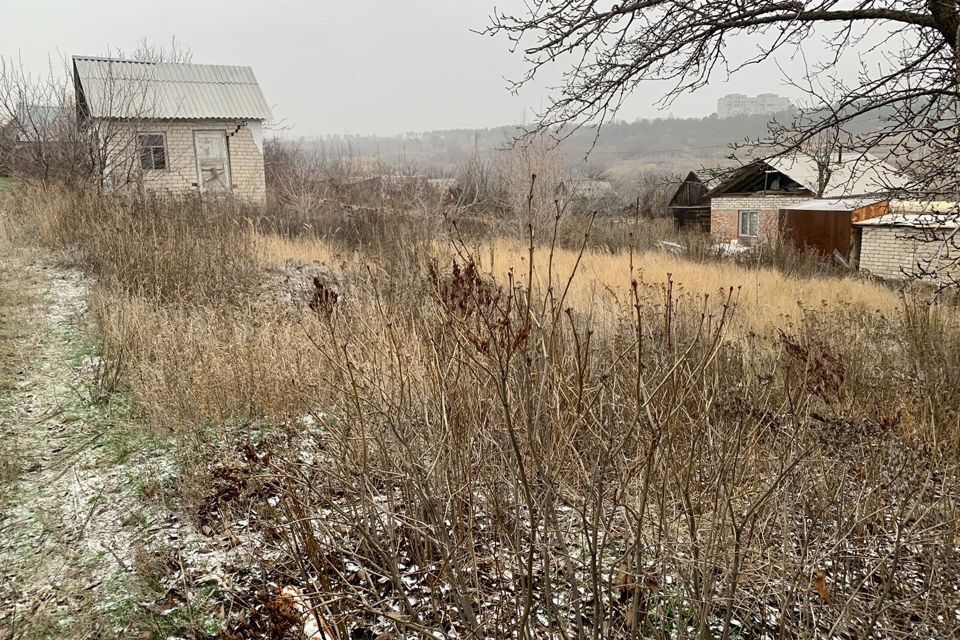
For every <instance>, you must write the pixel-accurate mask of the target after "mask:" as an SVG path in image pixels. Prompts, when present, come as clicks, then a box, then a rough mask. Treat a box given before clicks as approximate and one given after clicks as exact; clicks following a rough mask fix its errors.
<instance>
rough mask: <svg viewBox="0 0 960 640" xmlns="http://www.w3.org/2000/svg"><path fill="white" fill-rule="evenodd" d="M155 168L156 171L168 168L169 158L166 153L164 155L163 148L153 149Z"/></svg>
mask: <svg viewBox="0 0 960 640" xmlns="http://www.w3.org/2000/svg"><path fill="white" fill-rule="evenodd" d="M153 168H154V169H166V168H167V156H166V153H164V150H163V147H154V148H153Z"/></svg>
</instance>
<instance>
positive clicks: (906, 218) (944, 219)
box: [853, 213, 960, 229]
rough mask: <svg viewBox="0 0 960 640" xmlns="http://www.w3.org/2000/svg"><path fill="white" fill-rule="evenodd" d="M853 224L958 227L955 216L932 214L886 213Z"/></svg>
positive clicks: (930, 227) (867, 225) (864, 225)
mask: <svg viewBox="0 0 960 640" xmlns="http://www.w3.org/2000/svg"><path fill="white" fill-rule="evenodd" d="M853 224H854V225H855V226H858V227H909V228H911V229H956V228H957V226H960V222H958V220H957V217H956V216H955V215H951V214H946V215H944V214H933V213H888V214H885V215H882V216H879V217H876V218H870V219H869V220H864V221H862V222H854V223H853Z"/></svg>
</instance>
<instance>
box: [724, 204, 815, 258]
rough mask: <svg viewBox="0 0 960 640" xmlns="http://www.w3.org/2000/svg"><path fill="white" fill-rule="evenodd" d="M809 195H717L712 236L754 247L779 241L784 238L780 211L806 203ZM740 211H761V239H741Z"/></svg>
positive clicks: (759, 221) (758, 230) (758, 236)
mask: <svg viewBox="0 0 960 640" xmlns="http://www.w3.org/2000/svg"><path fill="white" fill-rule="evenodd" d="M809 199H810V196H809V195H804V196H785V195H781V194H759V193H758V194H752V195H730V196H716V197H714V198H711V200H710V233H711V234H712V235H713V237H714V240H716V241H717V242H724V243H726V242H732V241H734V240H736V241H737V242H739V243H740V244H747V245H753V244H757V243H760V242H776V241H777V240H778V239H779V237H780V210H781V209H788V208H790V206H792V205H795V204H798V203H800V202H805V201H807V200H809ZM740 211H757V212H759V216H758V220H757V234H758V235H757V237H756V238H740V237H739V221H740Z"/></svg>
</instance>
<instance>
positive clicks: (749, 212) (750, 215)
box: [737, 209, 760, 238]
mask: <svg viewBox="0 0 960 640" xmlns="http://www.w3.org/2000/svg"><path fill="white" fill-rule="evenodd" d="M744 216H747V229H746V230H744V225H743V218H744ZM751 222H753V224H752V225H751V224H750V223H751ZM751 226H752V227H753V233H750V227H751ZM737 236H739V237H741V238H758V237H759V236H760V211H758V210H757V209H739V210H738V211H737Z"/></svg>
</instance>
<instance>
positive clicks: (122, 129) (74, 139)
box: [0, 39, 192, 186]
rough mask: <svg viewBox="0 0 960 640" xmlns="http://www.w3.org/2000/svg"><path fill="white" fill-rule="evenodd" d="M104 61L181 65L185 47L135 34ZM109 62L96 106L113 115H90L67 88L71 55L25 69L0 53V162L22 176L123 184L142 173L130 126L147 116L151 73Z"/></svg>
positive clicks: (185, 59) (185, 58)
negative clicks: (37, 69)
mask: <svg viewBox="0 0 960 640" xmlns="http://www.w3.org/2000/svg"><path fill="white" fill-rule="evenodd" d="M105 59H106V60H135V61H141V62H176V63H185V62H189V61H190V60H191V59H192V53H191V52H190V50H189V48H187V47H184V46H183V45H182V44H181V43H179V42H178V41H177V40H176V39H173V40H172V41H171V43H170V45H169V47H164V46H157V45H153V44H150V43H149V42H148V41H147V40H146V39H144V40H141V42H140V43H139V44H138V46H137V48H136V49H135V50H134V51H133V52H132V53H130V54H129V55H128V54H124V53H123V52H122V51H119V50H117V51H112V52H108V53H107V55H106V56H105ZM122 64H123V63H121V62H117V63H116V64H113V63H112V62H111V63H110V64H108V65H107V71H106V72H105V75H104V77H103V78H99V79H98V80H100V81H101V85H102V86H101V89H100V90H98V93H97V100H98V101H99V106H100V107H101V110H102V111H104V112H106V113H111V114H116V117H111V118H98V117H92V115H91V114H90V113H88V112H87V111H86V106H87V105H85V104H84V102H83V101H80V100H78V98H77V95H76V92H75V89H76V87H75V86H73V85H74V83H75V82H76V79H75V78H74V77H73V73H74V70H73V68H72V67H73V65H72V64H71V61H70V60H61V61H59V63H56V62H54V61H50V62H49V64H48V67H47V69H45V70H44V72H43V73H39V74H37V73H31V72H30V71H28V70H27V69H26V67H25V65H24V64H23V62H22V61H20V60H16V59H12V58H0V125H2V129H3V135H0V164H2V165H3V166H4V168H5V170H6V171H8V172H11V173H15V174H18V175H20V176H22V177H25V178H31V179H38V180H41V181H44V182H47V181H50V180H64V179H69V180H95V181H97V182H98V183H99V185H100V186H104V185H105V184H106V183H111V184H113V185H127V184H131V183H136V182H138V180H139V179H140V178H141V177H142V172H141V171H140V170H139V169H140V165H139V149H138V145H137V136H136V135H135V132H136V130H137V128H138V126H139V124H140V123H145V122H148V121H150V119H151V112H152V108H153V106H154V105H153V99H154V97H153V94H152V92H151V90H150V82H151V80H150V78H149V74H137V73H135V72H129V70H125V69H124V67H122V66H121V65H122Z"/></svg>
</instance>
